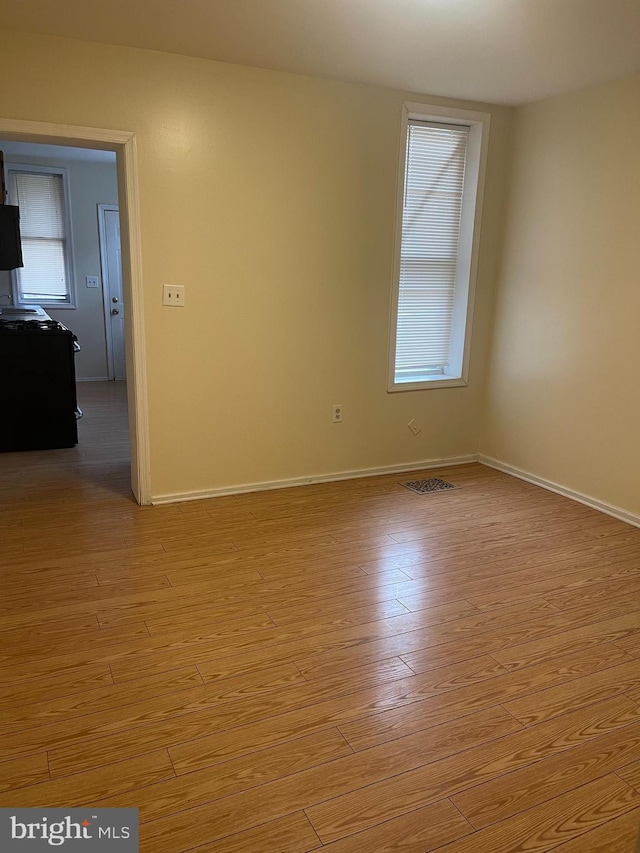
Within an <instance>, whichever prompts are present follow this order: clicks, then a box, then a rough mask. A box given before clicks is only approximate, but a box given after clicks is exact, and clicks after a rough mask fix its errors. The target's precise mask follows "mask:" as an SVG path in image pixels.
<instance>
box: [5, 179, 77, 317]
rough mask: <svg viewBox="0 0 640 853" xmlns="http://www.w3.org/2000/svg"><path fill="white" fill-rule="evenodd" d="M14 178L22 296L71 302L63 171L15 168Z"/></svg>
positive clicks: (45, 300)
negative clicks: (18, 218) (22, 261)
mask: <svg viewBox="0 0 640 853" xmlns="http://www.w3.org/2000/svg"><path fill="white" fill-rule="evenodd" d="M12 178H13V181H14V197H15V201H16V204H17V205H18V207H19V208H20V233H21V235H22V255H23V259H24V267H22V268H20V269H18V270H17V281H18V289H19V295H20V300H21V301H22V302H68V301H69V281H68V273H67V260H66V252H67V235H66V226H65V210H64V186H63V179H62V175H57V174H46V173H31V172H17V171H16V172H13V173H12Z"/></svg>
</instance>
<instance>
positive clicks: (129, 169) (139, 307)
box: [0, 118, 151, 504]
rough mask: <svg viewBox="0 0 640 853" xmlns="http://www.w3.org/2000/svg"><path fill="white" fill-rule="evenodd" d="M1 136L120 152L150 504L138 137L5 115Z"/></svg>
mask: <svg viewBox="0 0 640 853" xmlns="http://www.w3.org/2000/svg"><path fill="white" fill-rule="evenodd" d="M0 136H1V137H2V138H3V139H9V140H14V141H19V142H20V141H21V142H32V143H33V142H35V143H44V144H50V145H64V146H71V147H75V148H90V149H98V150H103V151H106V150H111V151H115V152H116V157H117V171H118V189H119V204H120V211H119V213H120V217H121V229H122V230H121V235H120V236H121V244H122V248H121V269H122V276H121V290H122V303H123V304H125V305H127V311H126V314H125V313H124V312H123V318H122V323H121V339H122V342H123V345H122V351H123V354H126V357H125V359H124V360H125V361H126V378H127V400H128V423H129V436H130V443H129V447H130V458H131V468H130V474H131V490H132V492H133V494H134V496H135V498H136V500H137V502H138V503H140V504H148V503H150V502H151V494H150V476H149V442H148V413H147V384H146V363H145V352H144V317H143V302H142V276H141V256H140V228H139V201H138V187H137V159H136V144H135V137H134V135H133V133H129V132H126V131H112V130H103V129H99V128H83V127H75V126H71V125H58V124H47V123H43V122H30V121H18V120H12V119H2V118H0ZM114 316H116V317H117V316H119V315H114Z"/></svg>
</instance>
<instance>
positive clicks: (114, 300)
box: [111, 296, 120, 302]
mask: <svg viewBox="0 0 640 853" xmlns="http://www.w3.org/2000/svg"><path fill="white" fill-rule="evenodd" d="M111 301H112V302H119V301H120V300H119V299H118V297H117V296H112V297H111Z"/></svg>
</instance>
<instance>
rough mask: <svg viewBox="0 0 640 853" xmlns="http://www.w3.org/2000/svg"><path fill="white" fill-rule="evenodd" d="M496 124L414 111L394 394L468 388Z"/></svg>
mask: <svg viewBox="0 0 640 853" xmlns="http://www.w3.org/2000/svg"><path fill="white" fill-rule="evenodd" d="M488 128H489V116H488V115H487V114H484V113H475V112H470V111H467V110H446V109H443V108H440V107H430V106H426V105H423V104H405V108H404V113H403V140H402V157H401V164H400V165H401V168H400V173H399V175H400V180H399V191H398V195H399V200H398V221H397V238H396V252H395V267H394V271H395V278H394V288H393V305H392V328H391V347H390V371H389V373H390V376H389V390H390V391H408V390H416V389H421V388H433V387H446V386H455V385H466V384H467V371H468V357H469V348H470V340H471V319H472V313H473V294H474V285H475V270H476V265H477V260H476V256H477V247H478V241H479V231H480V217H481V208H482V183H483V175H484V164H485V161H486V145H487V136H488Z"/></svg>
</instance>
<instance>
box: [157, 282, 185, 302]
mask: <svg viewBox="0 0 640 853" xmlns="http://www.w3.org/2000/svg"><path fill="white" fill-rule="evenodd" d="M162 304H163V305H169V306H171V307H172V308H184V284H165V285H164V286H163V288H162Z"/></svg>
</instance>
